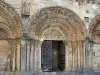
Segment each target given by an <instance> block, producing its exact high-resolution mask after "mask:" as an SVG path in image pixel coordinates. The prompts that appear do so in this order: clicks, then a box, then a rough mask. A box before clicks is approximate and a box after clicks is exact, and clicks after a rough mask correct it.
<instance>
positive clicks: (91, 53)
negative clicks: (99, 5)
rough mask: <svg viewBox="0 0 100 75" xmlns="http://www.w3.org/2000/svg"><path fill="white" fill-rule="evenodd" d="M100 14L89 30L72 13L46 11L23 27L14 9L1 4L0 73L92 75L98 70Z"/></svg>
mask: <svg viewBox="0 0 100 75" xmlns="http://www.w3.org/2000/svg"><path fill="white" fill-rule="evenodd" d="M99 24H100V14H97V16H95V17H94V19H93V20H92V21H91V22H90V24H89V28H88V30H87V29H86V26H85V23H84V22H83V21H82V20H81V18H80V17H79V16H78V15H77V14H76V13H75V12H74V11H72V10H70V9H68V8H65V7H62V6H54V7H45V8H42V9H40V10H39V11H38V12H36V13H35V14H34V15H33V16H32V17H30V18H29V20H28V22H27V24H26V26H25V27H23V23H22V20H21V18H20V16H19V15H18V14H17V12H16V11H15V9H14V8H13V7H11V6H10V5H9V4H7V3H5V2H4V1H2V0H0V60H1V62H0V71H1V72H0V73H1V75H3V74H5V75H6V74H9V75H67V74H68V75H70V74H71V75H72V74H73V73H77V75H78V73H80V75H81V74H84V73H87V74H90V75H92V74H93V75H94V73H95V71H97V70H98V71H99V69H100V54H99V53H100V32H99V31H100V25H99Z"/></svg>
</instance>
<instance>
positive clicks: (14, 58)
mask: <svg viewBox="0 0 100 75" xmlns="http://www.w3.org/2000/svg"><path fill="white" fill-rule="evenodd" d="M12 55H13V71H15V70H16V69H15V67H16V41H14V40H13V54H12Z"/></svg>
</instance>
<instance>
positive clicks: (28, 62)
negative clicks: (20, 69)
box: [26, 40, 31, 71]
mask: <svg viewBox="0 0 100 75" xmlns="http://www.w3.org/2000/svg"><path fill="white" fill-rule="evenodd" d="M30 45H31V44H30V40H28V41H27V53H26V55H27V71H29V70H30V56H31V55H30V50H31V46H30Z"/></svg>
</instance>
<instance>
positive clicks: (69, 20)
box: [26, 6, 85, 40]
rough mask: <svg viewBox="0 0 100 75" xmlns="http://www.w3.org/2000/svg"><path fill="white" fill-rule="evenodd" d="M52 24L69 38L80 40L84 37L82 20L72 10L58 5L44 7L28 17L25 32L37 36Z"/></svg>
mask: <svg viewBox="0 0 100 75" xmlns="http://www.w3.org/2000/svg"><path fill="white" fill-rule="evenodd" d="M52 26H53V27H54V28H55V29H56V28H57V27H58V29H59V30H61V32H62V33H63V34H65V37H71V38H70V39H74V40H77V39H80V40H82V39H84V38H85V26H84V23H83V21H82V20H81V19H80V18H79V17H78V16H77V15H76V14H75V13H74V12H73V11H71V10H69V9H67V8H63V7H60V6H56V7H46V8H43V9H41V10H39V11H38V12H37V13H36V14H35V15H33V16H32V17H31V18H30V19H29V21H28V24H27V26H26V32H27V33H28V34H29V35H30V36H39V35H40V33H41V34H42V33H43V32H44V31H45V29H49V28H52ZM64 30H65V31H64ZM33 33H34V35H33ZM77 36H78V37H77ZM39 37H41V36H39ZM72 37H74V38H72Z"/></svg>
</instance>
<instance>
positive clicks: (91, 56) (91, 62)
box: [89, 42, 93, 70]
mask: <svg viewBox="0 0 100 75" xmlns="http://www.w3.org/2000/svg"><path fill="white" fill-rule="evenodd" d="M89 67H90V70H92V68H93V43H92V42H90V43H89Z"/></svg>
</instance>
